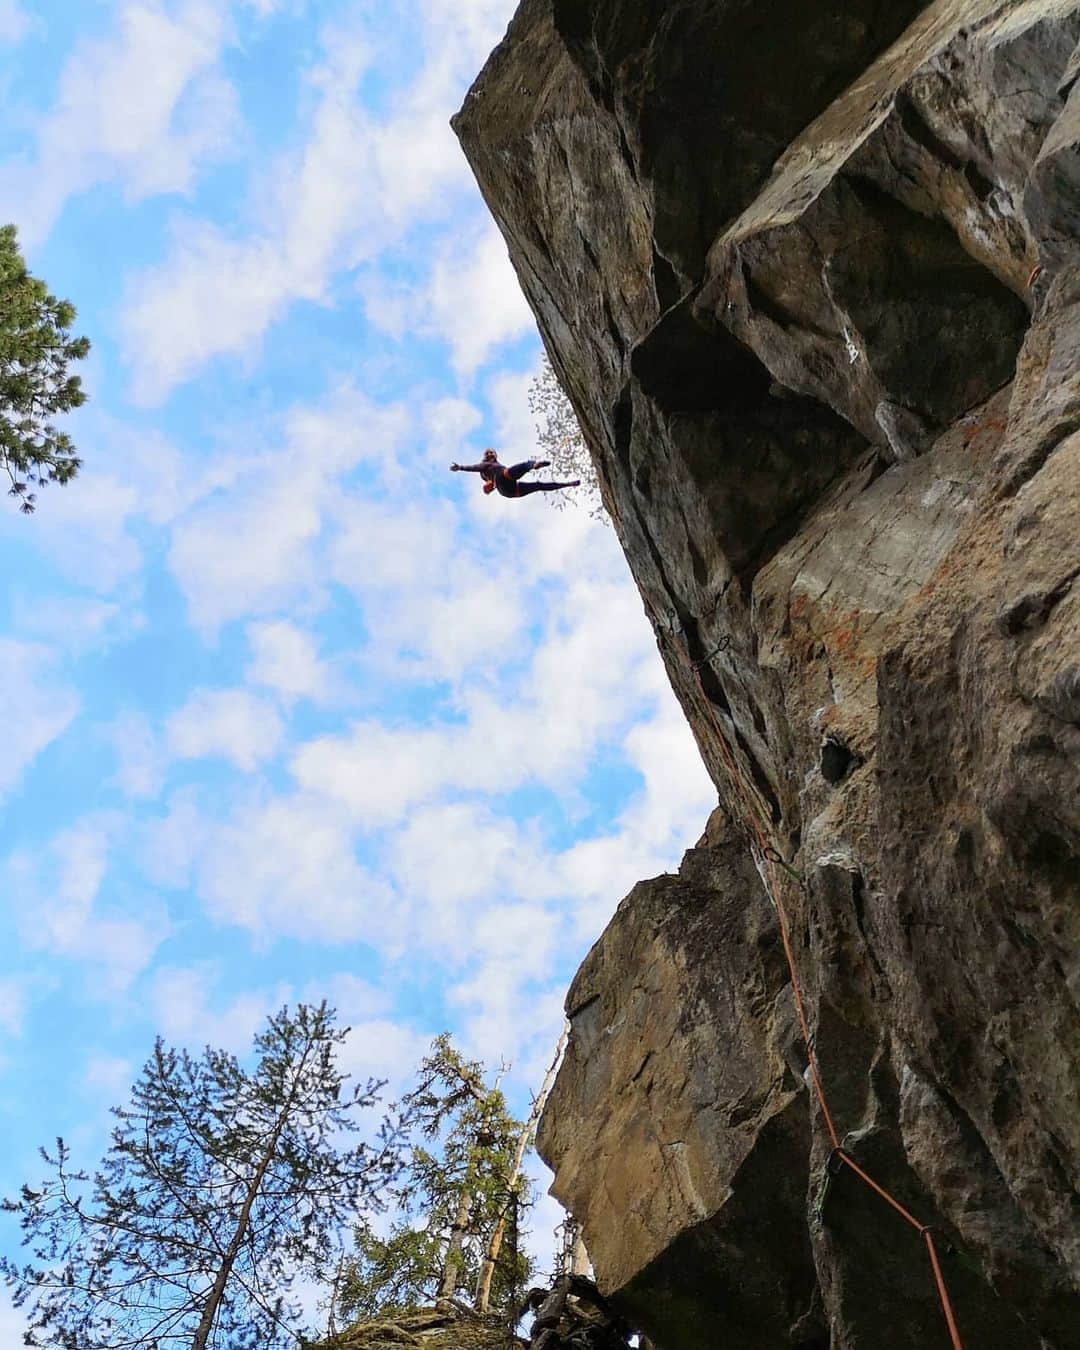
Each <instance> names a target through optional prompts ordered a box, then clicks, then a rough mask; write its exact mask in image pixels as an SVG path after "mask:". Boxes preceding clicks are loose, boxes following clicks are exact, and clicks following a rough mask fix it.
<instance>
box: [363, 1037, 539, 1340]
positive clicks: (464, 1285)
mask: <svg viewBox="0 0 1080 1350" xmlns="http://www.w3.org/2000/svg"><path fill="white" fill-rule="evenodd" d="M404 1103H405V1107H406V1110H407V1112H408V1114H409V1119H410V1124H411V1125H412V1127H413V1128H415V1129H417V1130H418V1132H419V1134H420V1136H421V1139H422V1142H421V1143H419V1144H417V1145H415V1146H414V1147H413V1149H412V1153H411V1157H410V1159H409V1161H408V1162H407V1163H406V1165H405V1169H404V1179H403V1181H402V1183H401V1185H400V1186H399V1187H398V1190H397V1200H398V1203H399V1205H400V1207H401V1214H400V1217H399V1218H398V1220H397V1221H396V1222H395V1223H394V1225H393V1226H392V1228H391V1230H390V1232H389V1234H388V1236H386V1237H381V1236H380V1235H378V1234H377V1233H376V1232H375V1231H374V1230H373V1229H372V1228H371V1227H370V1226H363V1227H361V1228H360V1229H358V1231H357V1234H356V1244H357V1250H356V1259H355V1261H354V1263H353V1266H352V1268H351V1269H350V1271H349V1272H348V1274H347V1276H346V1278H345V1282H344V1289H343V1294H342V1299H341V1303H342V1308H343V1311H345V1312H347V1313H349V1314H351V1315H352V1316H354V1317H371V1316H375V1315H376V1314H381V1313H385V1312H388V1311H390V1310H392V1309H393V1310H402V1309H414V1308H418V1307H421V1306H423V1305H425V1304H430V1303H432V1302H434V1301H435V1300H436V1299H438V1298H451V1297H455V1296H458V1295H459V1291H464V1292H465V1297H466V1298H467V1299H468V1300H469V1301H470V1302H471V1301H472V1300H473V1299H474V1297H475V1295H476V1291H477V1290H478V1288H479V1286H480V1284H481V1279H482V1276H484V1270H485V1261H486V1260H487V1259H488V1258H489V1256H490V1247H491V1240H492V1236H493V1234H494V1233H495V1231H496V1230H497V1229H500V1228H501V1233H500V1238H499V1243H498V1244H497V1245H496V1249H495V1252H494V1259H493V1260H492V1269H491V1270H490V1271H489V1272H488V1273H487V1274H486V1276H484V1279H485V1287H486V1288H487V1290H488V1291H489V1292H488V1295H487V1297H488V1302H489V1304H490V1306H492V1307H494V1308H496V1309H500V1310H501V1309H505V1308H506V1307H507V1306H508V1305H509V1304H510V1303H511V1302H513V1298H514V1293H515V1291H517V1292H520V1290H521V1289H522V1288H523V1287H524V1284H525V1281H526V1279H527V1277H528V1260H527V1257H525V1255H524V1254H523V1253H521V1252H520V1251H519V1249H518V1246H517V1242H516V1234H512V1235H511V1241H509V1242H508V1243H506V1251H505V1253H504V1257H503V1260H502V1261H498V1259H497V1258H498V1256H499V1251H500V1248H501V1247H502V1245H503V1236H502V1235H503V1234H504V1233H505V1232H506V1228H507V1223H508V1222H509V1221H510V1220H511V1219H516V1216H517V1214H518V1212H519V1210H520V1209H522V1208H523V1207H525V1206H527V1205H528V1203H529V1202H530V1196H529V1194H528V1186H527V1183H526V1182H525V1181H524V1179H523V1178H522V1177H520V1175H519V1171H520V1169H519V1168H518V1169H515V1161H516V1160H517V1158H518V1153H519V1142H520V1139H521V1137H522V1131H523V1129H524V1128H525V1127H524V1126H523V1125H522V1123H521V1122H520V1121H517V1120H515V1119H514V1118H513V1117H512V1116H511V1115H510V1113H509V1111H508V1109H507V1106H506V1099H505V1097H504V1096H503V1093H502V1091H501V1090H500V1088H499V1086H498V1083H496V1084H495V1085H494V1086H488V1084H487V1083H486V1081H485V1078H484V1070H483V1066H482V1065H481V1064H479V1063H476V1062H474V1061H472V1060H468V1059H466V1058H464V1057H463V1056H462V1055H461V1054H460V1053H459V1052H458V1051H457V1050H456V1049H455V1047H454V1045H453V1043H452V1041H451V1040H450V1037H449V1036H446V1035H443V1036H439V1037H437V1038H436V1040H435V1041H434V1043H433V1044H432V1048H431V1053H430V1054H429V1055H428V1056H427V1058H425V1059H424V1061H423V1063H422V1064H421V1066H420V1069H419V1073H418V1082H417V1085H416V1087H415V1088H414V1089H413V1090H412V1092H410V1093H408V1094H407V1095H406V1097H405V1099H404ZM511 1177H513V1182H512V1183H511V1182H510V1178H511ZM515 1198H516V1203H513V1201H514V1199H515Z"/></svg>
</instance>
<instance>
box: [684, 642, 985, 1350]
mask: <svg viewBox="0 0 1080 1350" xmlns="http://www.w3.org/2000/svg"><path fill="white" fill-rule="evenodd" d="M730 645H731V639H730V637H727V638H725V639H724V641H723V642H722V643H721V644H720V647H718V648H717V651H716V653H714V655H715V654H718V653H719V652H720V651H722V650H726V649H727V648H728V647H730ZM708 659H709V658H706V660H704V661H691V669H692V670H693V673H694V679H695V681H696V683H697V686H698V689H699V690H700V692H701V697H702V699H703V700H704V705H705V710H706V712H707V714H708V717H709V720H710V721H711V722H712V725H713V729H714V731H715V732H716V743H717V746H718V747H719V750H720V757H721V759H722V760H723V761H724V767H725V769H726V770H727V774H728V778H729V780H730V782H731V783H732V785H733V787H734V788H735V791H736V792H737V793H738V795H739V797H740V798H741V800H742V805H743V807H744V808H745V814H744V817H743V818H744V822H746V824H747V830H748V833H749V835H750V852H751V855H752V857H753V859H754V866H755V867H756V869H757V873H758V876H759V877H760V878H761V883H762V885H763V886H764V888H765V893H766V895H767V896H768V898H769V900H770V902H771V903H772V906H773V909H774V910H775V911H776V918H777V924H778V926H779V929H780V940H781V942H782V943H783V947H784V956H785V957H786V959H787V965H788V972H789V974H790V976H791V992H792V996H793V998H794V1001H795V1012H796V1015H797V1016H798V1019H799V1029H800V1030H801V1032H802V1038H803V1044H804V1045H805V1047H806V1059H807V1064H808V1065H809V1069H810V1076H811V1079H812V1081H813V1084H814V1095H815V1096H816V1097H817V1101H818V1106H819V1108H820V1111H821V1118H822V1120H823V1121H824V1122H825V1129H826V1131H827V1132H828V1135H829V1140H830V1142H831V1144H832V1153H831V1154H830V1164H831V1163H832V1161H833V1160H838V1161H839V1162H840V1163H841V1165H842V1166H845V1167H847V1168H849V1169H850V1170H851V1171H852V1172H853V1173H854V1174H855V1176H857V1177H858V1178H859V1179H860V1181H862V1182H863V1184H864V1185H866V1186H868V1187H869V1188H870V1190H872V1191H874V1192H875V1193H876V1194H877V1195H878V1196H879V1197H880V1198H881V1199H882V1200H884V1201H885V1203H886V1204H888V1205H890V1206H891V1207H892V1208H893V1209H894V1210H895V1211H896V1212H897V1213H898V1214H899V1215H900V1217H901V1218H902V1219H903V1220H904V1221H905V1222H906V1223H907V1224H909V1225H910V1226H911V1227H912V1228H914V1229H915V1231H916V1232H917V1233H918V1234H919V1235H920V1237H921V1238H922V1239H923V1241H924V1242H925V1244H926V1250H927V1254H928V1255H929V1258H930V1268H931V1271H932V1274H933V1277H934V1284H935V1286H936V1288H937V1295H938V1299H939V1300H940V1302H941V1310H942V1313H943V1314H944V1317H945V1325H946V1326H947V1327H948V1329H949V1337H950V1339H951V1342H952V1350H964V1344H963V1341H962V1340H961V1339H960V1331H959V1328H958V1327H957V1325H956V1317H955V1315H954V1313H953V1307H952V1302H951V1300H950V1298H949V1290H948V1287H947V1285H946V1283H945V1276H944V1274H943V1273H942V1270H941V1262H940V1261H939V1259H938V1253H937V1247H936V1246H935V1243H934V1234H933V1230H932V1229H931V1228H930V1227H929V1225H927V1224H924V1223H920V1222H919V1220H918V1219H917V1218H916V1217H915V1216H914V1214H912V1213H911V1211H910V1210H908V1209H906V1208H905V1207H904V1206H903V1205H902V1204H901V1203H900V1201H899V1200H897V1199H896V1197H895V1196H894V1195H890V1193H889V1192H888V1191H887V1190H886V1189H885V1187H884V1186H881V1185H880V1184H879V1183H878V1182H876V1181H875V1180H874V1179H873V1177H872V1176H870V1174H869V1173H868V1172H866V1171H864V1170H863V1168H861V1167H860V1166H859V1164H858V1163H857V1162H856V1161H855V1159H854V1158H852V1156H851V1154H850V1153H848V1152H847V1150H846V1149H844V1148H843V1147H842V1146H841V1143H840V1136H839V1135H838V1134H837V1130H836V1125H835V1123H834V1121H833V1117H832V1112H831V1111H830V1110H829V1101H828V1097H827V1096H826V1093H825V1084H824V1082H823V1081H822V1077H821V1071H820V1069H819V1068H818V1062H817V1056H816V1054H815V1053H814V1043H813V1037H812V1036H811V1034H810V1023H809V1019H808V1018H807V1015H806V1005H805V1003H804V1001H803V995H802V987H801V986H800V984H799V973H798V970H797V968H796V965H795V952H794V949H793V947H792V945H791V936H790V933H789V931H788V922H787V915H786V913H785V911H784V906H783V903H782V901H781V898H780V886H779V884H778V879H777V873H776V868H777V866H779V867H781V868H782V869H783V870H784V871H785V872H786V873H789V874H790V875H791V876H792V877H793V878H794V879H795V880H796V881H797V882H798V883H799V885H802V886H805V884H806V883H805V882H804V881H803V880H802V878H801V877H799V875H798V873H797V872H796V871H795V869H794V868H793V867H792V866H791V865H790V864H789V863H786V862H785V861H784V859H783V857H782V856H781V854H780V852H779V851H778V850H777V849H776V848H774V847H773V845H771V844H770V843H769V841H768V839H767V837H766V834H765V829H764V825H763V822H762V815H761V810H760V803H758V802H757V801H756V799H755V798H754V797H753V795H752V794H751V790H750V788H749V786H748V785H747V783H746V779H745V777H744V775H743V773H742V771H741V770H740V768H739V765H738V761H737V760H736V758H735V755H734V753H733V752H732V750H731V747H730V746H729V745H728V743H727V738H726V737H725V735H724V733H723V729H722V728H721V726H720V722H719V719H718V718H717V716H716V710H715V708H714V706H713V700H712V699H711V698H710V697H709V694H708V692H707V691H706V689H705V685H704V682H703V680H702V678H701V670H702V667H703V666H704V665H706V664H708Z"/></svg>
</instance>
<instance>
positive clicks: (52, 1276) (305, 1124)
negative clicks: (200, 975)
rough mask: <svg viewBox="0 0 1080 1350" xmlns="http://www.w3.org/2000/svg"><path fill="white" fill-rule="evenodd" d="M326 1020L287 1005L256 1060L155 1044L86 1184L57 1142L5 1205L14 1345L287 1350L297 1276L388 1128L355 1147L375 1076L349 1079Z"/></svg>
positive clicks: (328, 1259)
mask: <svg viewBox="0 0 1080 1350" xmlns="http://www.w3.org/2000/svg"><path fill="white" fill-rule="evenodd" d="M346 1034H347V1032H346V1031H345V1030H342V1029H339V1028H338V1027H336V1026H335V1017H334V1012H333V1010H331V1009H329V1008H327V1006H326V1004H325V1003H322V1004H320V1005H319V1006H318V1007H309V1006H305V1005H300V1006H299V1007H298V1008H297V1009H296V1010H295V1011H294V1012H290V1011H289V1010H288V1009H283V1010H282V1011H281V1012H279V1013H277V1014H276V1015H274V1016H272V1017H270V1018H269V1019H268V1021H267V1024H266V1027H265V1029H264V1030H263V1031H262V1032H261V1033H260V1034H259V1035H258V1036H257V1037H256V1038H255V1045H254V1049H255V1057H256V1061H257V1062H256V1065H255V1068H254V1069H253V1070H252V1071H251V1072H248V1071H247V1070H245V1069H244V1068H243V1067H242V1066H241V1064H240V1063H239V1061H238V1060H237V1059H236V1058H235V1057H234V1056H232V1055H230V1054H227V1053H226V1052H225V1051H222V1050H213V1049H210V1048H209V1047H208V1048H207V1049H206V1050H205V1051H204V1053H203V1054H202V1056H201V1057H199V1058H193V1057H192V1056H191V1055H189V1054H188V1053H187V1052H186V1051H176V1050H172V1049H170V1048H168V1047H167V1046H166V1045H165V1044H164V1043H163V1042H162V1041H161V1039H160V1038H159V1039H158V1041H157V1043H156V1045H155V1047H154V1052H153V1054H152V1055H151V1057H150V1058H149V1060H148V1061H147V1062H146V1064H145V1065H144V1067H143V1070H142V1073H141V1075H140V1077H139V1079H138V1081H137V1082H136V1084H135V1086H134V1088H133V1089H132V1093H131V1100H130V1103H129V1104H128V1105H127V1106H124V1107H118V1108H114V1111H113V1114H114V1116H115V1117H116V1124H115V1125H114V1127H113V1130H112V1140H111V1143H110V1146H109V1148H108V1151H107V1152H106V1154H105V1157H104V1158H103V1160H102V1162H101V1164H100V1166H99V1167H98V1169H97V1171H95V1172H94V1173H93V1174H92V1175H91V1174H88V1173H86V1172H84V1171H79V1170H78V1169H76V1168H75V1167H73V1165H72V1161H71V1154H70V1151H69V1149H68V1146H67V1145H66V1144H65V1143H64V1141H63V1140H57V1143H56V1148H55V1150H54V1151H53V1152H47V1151H46V1150H44V1149H43V1150H42V1157H43V1158H44V1160H45V1162H46V1163H47V1164H48V1165H49V1169H50V1175H49V1176H48V1178H47V1179H46V1180H45V1181H43V1182H42V1183H41V1185H40V1186H38V1187H34V1188H32V1187H30V1186H24V1187H23V1189H22V1193H21V1195H20V1196H19V1198H18V1199H17V1200H8V1201H5V1202H4V1208H5V1209H7V1210H8V1211H11V1212H13V1213H15V1214H16V1215H17V1216H18V1217H19V1220H20V1222H21V1226H22V1230H23V1243H24V1246H28V1247H29V1248H30V1254H31V1260H30V1261H29V1262H28V1263H27V1264H25V1265H23V1266H21V1267H20V1266H18V1265H16V1264H15V1263H14V1262H12V1261H10V1260H7V1259H5V1260H3V1261H2V1262H0V1272H2V1273H3V1275H4V1276H5V1277H6V1279H7V1281H8V1284H9V1286H10V1287H11V1289H12V1291H13V1296H14V1302H15V1305H16V1307H25V1308H26V1310H27V1313H28V1320H29V1332H28V1333H27V1334H28V1337H29V1339H28V1340H27V1341H26V1342H25V1343H26V1344H28V1345H37V1346H57V1347H63V1350H76V1347H77V1348H78V1350H85V1348H86V1347H91V1346H92V1347H94V1350H134V1347H146V1348H147V1350H173V1348H175V1350H179V1348H180V1347H184V1350H226V1347H227V1348H228V1350H255V1347H258V1350H278V1348H279V1347H285V1346H293V1347H295V1345H296V1344H297V1340H298V1338H299V1333H300V1332H301V1330H302V1329H303V1328H302V1320H303V1319H302V1309H301V1307H300V1304H299V1300H297V1299H296V1298H294V1297H292V1295H291V1290H292V1286H293V1284H294V1282H295V1280H296V1278H297V1276H299V1275H304V1276H306V1277H308V1278H313V1279H316V1280H318V1279H322V1278H326V1277H327V1274H328V1272H329V1271H330V1270H332V1269H333V1267H334V1265H335V1261H336V1259H337V1255H338V1246H337V1240H338V1236H339V1234H340V1232H341V1231H342V1229H343V1227H344V1226H346V1225H347V1224H348V1223H349V1222H350V1221H351V1222H354V1223H355V1221H356V1218H357V1216H358V1215H359V1214H361V1213H362V1212H364V1211H365V1210H367V1209H369V1208H371V1207H377V1206H378V1205H379V1204H380V1203H381V1202H382V1201H381V1197H382V1195H383V1194H384V1193H385V1191H386V1188H387V1186H388V1185H389V1184H390V1183H391V1182H392V1181H393V1179H394V1176H395V1174H396V1172H397V1168H398V1162H399V1149H400V1144H401V1140H400V1136H399V1132H398V1129H397V1128H396V1126H394V1125H392V1124H390V1123H389V1122H388V1121H384V1122H383V1123H382V1125H381V1127H378V1128H376V1129H373V1130H372V1129H370V1128H369V1129H368V1131H367V1133H368V1139H369V1141H368V1142H360V1143H355V1144H353V1145H352V1146H348V1136H349V1135H350V1134H353V1133H354V1132H355V1131H357V1130H358V1129H360V1128H362V1127H363V1126H365V1125H368V1124H369V1121H368V1119H367V1113H368V1112H369V1110H370V1108H371V1107H373V1106H374V1104H375V1102H376V1100H377V1092H378V1088H379V1085H378V1084H377V1083H374V1082H370V1081H369V1082H367V1083H364V1084H353V1085H351V1086H350V1085H349V1084H348V1083H347V1080H346V1076H345V1075H344V1074H342V1073H341V1072H340V1071H339V1069H338V1068H337V1062H336V1051H337V1048H338V1046H339V1045H340V1044H341V1042H342V1040H343V1039H344V1037H345V1035H346Z"/></svg>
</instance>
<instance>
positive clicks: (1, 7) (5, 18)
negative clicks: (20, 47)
mask: <svg viewBox="0 0 1080 1350" xmlns="http://www.w3.org/2000/svg"><path fill="white" fill-rule="evenodd" d="M29 27H30V20H29V19H28V18H27V16H26V12H25V10H23V9H22V8H21V6H20V5H19V3H18V0H0V42H7V43H10V44H11V45H12V46H14V45H15V44H16V43H19V42H21V41H22V40H23V38H24V37H25V36H26V33H27V30H28V29H29Z"/></svg>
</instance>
